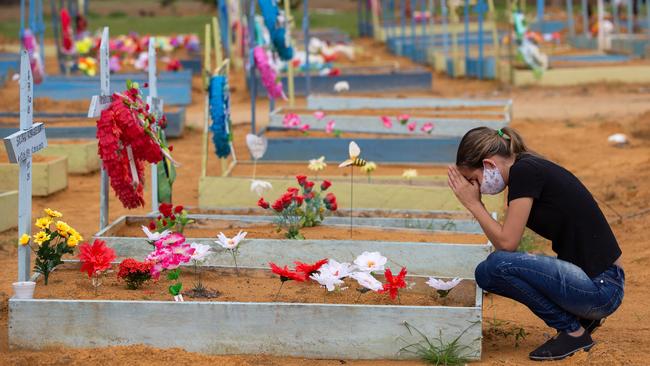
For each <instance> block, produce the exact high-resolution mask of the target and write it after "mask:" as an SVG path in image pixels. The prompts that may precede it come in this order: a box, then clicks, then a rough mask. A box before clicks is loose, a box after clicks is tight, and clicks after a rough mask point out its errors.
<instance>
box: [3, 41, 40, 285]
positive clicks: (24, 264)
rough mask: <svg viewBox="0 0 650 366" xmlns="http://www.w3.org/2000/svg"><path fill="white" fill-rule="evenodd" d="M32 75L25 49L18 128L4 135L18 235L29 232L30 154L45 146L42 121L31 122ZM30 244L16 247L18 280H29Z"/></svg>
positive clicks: (30, 195) (21, 74) (21, 66)
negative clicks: (14, 179) (13, 177)
mask: <svg viewBox="0 0 650 366" xmlns="http://www.w3.org/2000/svg"><path fill="white" fill-rule="evenodd" d="M33 94H34V88H33V79H32V70H31V67H30V63H29V56H28V55H27V51H26V50H22V51H21V55H20V131H18V132H16V133H14V134H12V135H9V136H7V137H5V138H4V142H5V147H6V148H7V154H8V155H9V161H10V162H12V163H18V165H19V167H20V173H19V174H20V177H19V179H18V237H20V236H21V235H22V234H27V235H30V236H31V233H32V230H31V227H32V226H31V221H32V155H33V154H34V153H36V152H38V151H39V150H42V149H44V148H46V147H47V138H46V136H45V128H44V126H43V123H36V124H33V123H32V118H33V114H34V111H33ZM29 257H30V248H29V247H28V246H24V245H23V246H20V247H19V248H18V281H29V278H30V268H29V266H30V260H29Z"/></svg>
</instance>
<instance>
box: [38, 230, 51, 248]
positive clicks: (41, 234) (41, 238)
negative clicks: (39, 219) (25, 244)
mask: <svg viewBox="0 0 650 366" xmlns="http://www.w3.org/2000/svg"><path fill="white" fill-rule="evenodd" d="M49 239H50V236H49V235H47V233H46V232H45V231H39V232H37V233H36V234H34V242H35V243H36V244H38V245H41V244H43V242H45V241H47V240H49Z"/></svg>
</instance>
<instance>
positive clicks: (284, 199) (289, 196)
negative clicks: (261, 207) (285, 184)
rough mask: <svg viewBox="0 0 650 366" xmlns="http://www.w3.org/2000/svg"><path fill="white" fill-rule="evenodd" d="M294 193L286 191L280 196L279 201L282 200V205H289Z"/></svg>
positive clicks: (285, 206)
mask: <svg viewBox="0 0 650 366" xmlns="http://www.w3.org/2000/svg"><path fill="white" fill-rule="evenodd" d="M293 197H294V194H293V193H290V192H287V193H285V194H283V195H282V197H280V201H282V207H284V208H287V207H289V205H291V202H292V201H293Z"/></svg>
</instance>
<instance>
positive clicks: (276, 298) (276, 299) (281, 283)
mask: <svg viewBox="0 0 650 366" xmlns="http://www.w3.org/2000/svg"><path fill="white" fill-rule="evenodd" d="M282 286H284V281H282V282H280V288H279V289H278V292H276V293H275V301H278V296H279V295H280V290H282Z"/></svg>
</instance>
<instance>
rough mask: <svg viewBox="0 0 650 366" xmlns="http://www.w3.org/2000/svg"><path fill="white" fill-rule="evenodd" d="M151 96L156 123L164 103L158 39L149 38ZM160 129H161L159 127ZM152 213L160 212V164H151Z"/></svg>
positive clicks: (152, 111)
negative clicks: (160, 79) (161, 89)
mask: <svg viewBox="0 0 650 366" xmlns="http://www.w3.org/2000/svg"><path fill="white" fill-rule="evenodd" d="M148 69H149V96H148V97H147V104H149V108H150V110H151V113H153V115H154V116H156V121H158V119H159V118H161V117H162V114H163V101H162V99H160V98H158V77H157V75H156V39H155V38H154V37H150V38H149V59H148ZM158 128H160V127H158ZM151 211H154V212H155V211H158V164H151Z"/></svg>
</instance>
